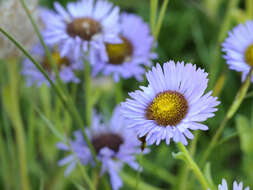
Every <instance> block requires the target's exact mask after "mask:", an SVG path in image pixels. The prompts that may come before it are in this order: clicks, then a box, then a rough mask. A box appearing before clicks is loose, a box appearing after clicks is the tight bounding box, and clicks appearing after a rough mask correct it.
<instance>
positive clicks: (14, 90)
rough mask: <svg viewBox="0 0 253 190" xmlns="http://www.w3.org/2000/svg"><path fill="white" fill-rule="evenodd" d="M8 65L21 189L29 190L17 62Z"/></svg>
mask: <svg viewBox="0 0 253 190" xmlns="http://www.w3.org/2000/svg"><path fill="white" fill-rule="evenodd" d="M9 66H10V83H11V84H10V100H11V101H10V102H9V103H10V104H11V105H10V108H11V109H10V110H9V115H10V117H11V119H12V122H13V126H14V130H15V133H16V140H17V147H18V159H19V167H20V175H21V189H22V190H29V189H30V185H29V180H28V179H29V177H28V172H27V158H26V156H27V153H26V141H25V139H26V138H25V132H24V125H23V122H22V119H21V115H20V108H19V98H18V85H19V84H18V78H17V63H16V62H15V61H12V62H10V63H9Z"/></svg>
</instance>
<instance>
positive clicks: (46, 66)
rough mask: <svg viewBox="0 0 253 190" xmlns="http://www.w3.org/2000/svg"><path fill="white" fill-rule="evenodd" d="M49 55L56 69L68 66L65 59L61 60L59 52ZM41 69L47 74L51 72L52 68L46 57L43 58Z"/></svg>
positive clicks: (67, 61)
mask: <svg viewBox="0 0 253 190" xmlns="http://www.w3.org/2000/svg"><path fill="white" fill-rule="evenodd" d="M51 55H52V59H53V61H54V63H55V64H56V66H57V68H58V69H61V68H62V67H63V66H68V65H69V64H70V62H69V60H68V58H66V57H63V58H61V56H60V53H59V52H52V53H51ZM42 67H43V68H44V69H46V70H47V71H49V72H51V71H52V67H51V64H50V61H49V59H48V57H47V56H45V57H44V60H43V61H42Z"/></svg>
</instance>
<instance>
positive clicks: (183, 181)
mask: <svg viewBox="0 0 253 190" xmlns="http://www.w3.org/2000/svg"><path fill="white" fill-rule="evenodd" d="M198 136H199V131H197V132H196V133H195V137H194V139H193V141H192V143H191V146H190V150H189V152H190V154H191V156H194V154H195V151H196V146H197V141H198ZM189 172H190V168H189V167H188V166H187V165H186V164H184V165H183V166H182V168H181V172H180V174H181V175H180V178H179V188H178V189H186V185H187V179H188V175H189Z"/></svg>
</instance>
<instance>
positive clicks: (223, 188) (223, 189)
mask: <svg viewBox="0 0 253 190" xmlns="http://www.w3.org/2000/svg"><path fill="white" fill-rule="evenodd" d="M218 190H228V185H227V182H226V180H225V179H222V184H220V185H219V186H218ZM233 190H243V183H242V182H240V183H239V184H238V183H237V182H236V181H234V183H233ZM244 190H250V188H249V187H246V188H245V189H244Z"/></svg>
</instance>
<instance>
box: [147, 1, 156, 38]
mask: <svg viewBox="0 0 253 190" xmlns="http://www.w3.org/2000/svg"><path fill="white" fill-rule="evenodd" d="M157 5H158V0H150V18H149V20H150V28H151V31H152V34H153V35H154V32H155V25H156V17H157Z"/></svg>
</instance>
